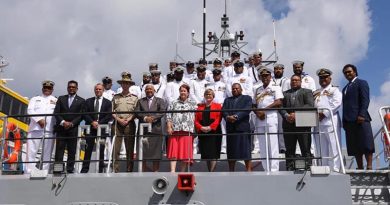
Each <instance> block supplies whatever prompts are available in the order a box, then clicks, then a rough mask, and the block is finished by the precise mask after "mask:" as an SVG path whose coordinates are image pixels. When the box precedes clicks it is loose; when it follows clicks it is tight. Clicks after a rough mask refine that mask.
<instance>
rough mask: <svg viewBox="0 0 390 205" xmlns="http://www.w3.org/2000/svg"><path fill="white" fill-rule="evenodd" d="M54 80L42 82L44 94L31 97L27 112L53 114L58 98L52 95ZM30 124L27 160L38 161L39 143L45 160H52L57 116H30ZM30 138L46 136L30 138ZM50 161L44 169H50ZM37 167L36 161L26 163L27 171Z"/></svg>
mask: <svg viewBox="0 0 390 205" xmlns="http://www.w3.org/2000/svg"><path fill="white" fill-rule="evenodd" d="M53 88H54V82H53V81H50V80H46V81H43V82H42V95H40V96H35V97H33V98H31V100H30V102H29V103H28V108H27V114H29V115H35V114H53V112H54V108H55V106H56V102H57V98H56V97H54V96H52V93H53ZM30 119H31V120H30V125H29V129H28V134H27V139H28V140H27V160H26V161H27V162H34V161H37V159H36V155H37V152H38V149H39V145H41V146H42V148H43V154H42V155H43V158H42V159H43V161H46V162H47V161H50V160H51V154H52V151H53V144H54V140H53V139H52V138H53V126H54V124H55V118H54V117H53V116H34V117H31V118H30ZM29 138H44V140H41V139H29ZM49 165H50V164H49V163H43V167H42V169H43V170H49ZM34 169H36V164H35V163H27V164H26V170H25V172H26V173H30V172H31V171H32V170H34Z"/></svg>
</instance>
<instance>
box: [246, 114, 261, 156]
mask: <svg viewBox="0 0 390 205" xmlns="http://www.w3.org/2000/svg"><path fill="white" fill-rule="evenodd" d="M256 121H257V117H256V114H255V113H254V112H250V114H249V124H250V127H251V131H254V132H256ZM251 138H252V146H253V150H252V154H257V153H259V151H260V144H259V139H258V137H256V136H255V135H252V137H251Z"/></svg>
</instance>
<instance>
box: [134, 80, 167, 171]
mask: <svg viewBox="0 0 390 205" xmlns="http://www.w3.org/2000/svg"><path fill="white" fill-rule="evenodd" d="M155 92H156V91H155V89H154V86H153V84H146V85H145V94H146V97H144V98H141V99H140V100H138V102H137V106H136V107H135V111H136V112H138V113H136V114H135V115H136V117H137V118H138V119H139V123H151V124H152V132H147V130H144V135H148V136H146V137H144V140H143V141H142V145H143V153H142V154H143V159H144V160H155V161H153V169H152V171H153V172H157V171H158V170H159V168H160V162H159V161H158V160H161V158H162V144H163V135H162V128H161V119H162V118H163V117H164V116H165V113H164V111H166V110H167V104H166V103H165V101H164V100H163V99H162V98H159V97H156V96H154V94H155ZM148 111H152V112H156V111H159V112H158V113H157V112H156V113H147V112H148ZM138 130H139V129H138ZM142 170H143V171H146V170H150V169H149V168H148V167H147V166H146V161H143V163H142Z"/></svg>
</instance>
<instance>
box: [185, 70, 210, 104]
mask: <svg viewBox="0 0 390 205" xmlns="http://www.w3.org/2000/svg"><path fill="white" fill-rule="evenodd" d="M196 75H197V78H196V79H195V80H191V82H190V98H191V99H192V100H193V101H195V103H196V104H199V103H202V102H203V99H204V91H205V90H206V84H208V83H209V82H208V81H207V80H206V67H204V66H203V65H200V66H198V67H197V68H196Z"/></svg>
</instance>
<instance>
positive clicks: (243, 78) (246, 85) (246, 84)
mask: <svg viewBox="0 0 390 205" xmlns="http://www.w3.org/2000/svg"><path fill="white" fill-rule="evenodd" d="M234 83H240V84H241V87H242V94H243V95H249V96H251V97H253V82H252V79H251V78H250V77H249V76H248V75H246V74H244V73H241V74H235V75H234V76H232V77H231V78H230V79H228V82H227V83H226V95H227V96H228V97H231V96H232V85H233V84H234Z"/></svg>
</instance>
